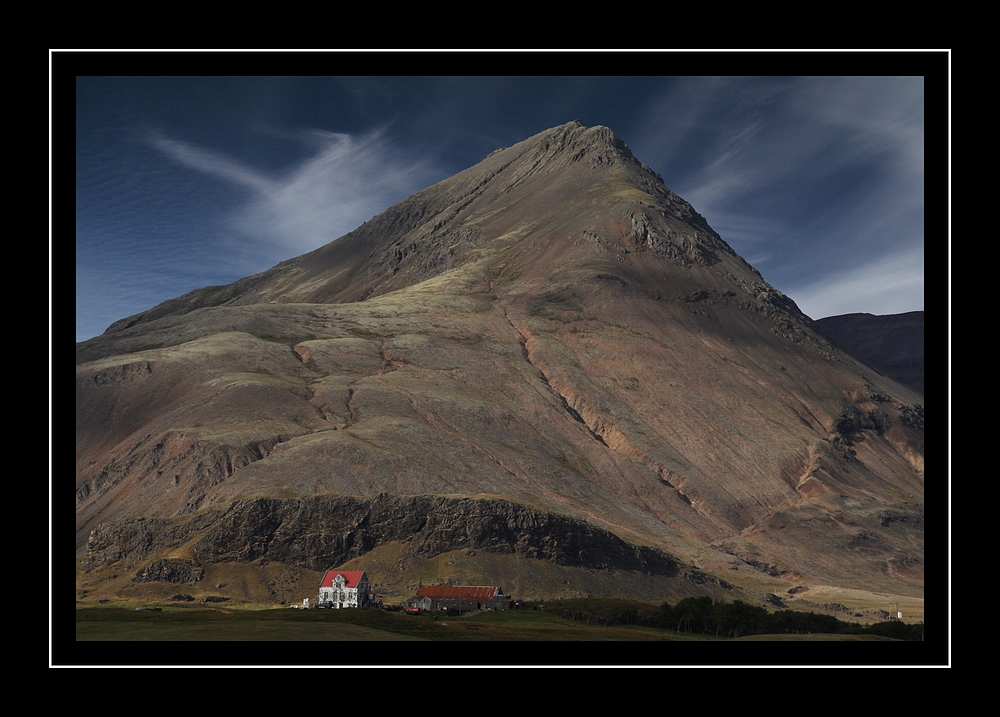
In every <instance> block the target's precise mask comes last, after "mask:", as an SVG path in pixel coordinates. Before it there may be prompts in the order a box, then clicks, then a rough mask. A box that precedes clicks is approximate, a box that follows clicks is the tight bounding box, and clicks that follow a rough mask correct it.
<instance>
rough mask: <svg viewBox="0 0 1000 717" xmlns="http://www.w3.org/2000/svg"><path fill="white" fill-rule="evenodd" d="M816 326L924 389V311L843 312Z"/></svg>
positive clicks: (904, 381) (860, 355)
mask: <svg viewBox="0 0 1000 717" xmlns="http://www.w3.org/2000/svg"><path fill="white" fill-rule="evenodd" d="M816 325H817V326H818V327H819V329H820V331H822V332H823V334H824V335H826V336H827V337H828V338H829V339H830V340H831V341H834V342H836V343H837V344H839V345H840V346H841V347H842V348H843V349H845V350H846V351H848V352H849V353H851V354H853V355H854V356H856V357H858V358H859V359H861V360H862V361H864V362H865V363H868V364H871V365H872V366H874V367H875V368H878V369H880V370H882V371H884V372H885V373H886V374H888V375H889V376H892V377H893V378H894V379H896V380H897V381H899V382H900V383H902V384H905V385H907V386H909V387H910V388H912V389H914V390H915V391H919V392H920V393H923V392H924V312H923V311H909V312H907V313H905V314H887V315H883V316H875V315H873V314H843V315H842V316H828V317H826V318H824V319H819V320H817V321H816Z"/></svg>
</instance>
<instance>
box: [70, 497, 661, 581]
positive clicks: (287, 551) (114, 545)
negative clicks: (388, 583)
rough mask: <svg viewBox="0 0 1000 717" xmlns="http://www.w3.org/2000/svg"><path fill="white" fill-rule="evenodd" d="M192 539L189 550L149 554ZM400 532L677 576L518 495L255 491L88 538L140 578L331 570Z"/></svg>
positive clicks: (431, 550)
mask: <svg viewBox="0 0 1000 717" xmlns="http://www.w3.org/2000/svg"><path fill="white" fill-rule="evenodd" d="M192 539H194V543H193V545H192V547H191V553H192V556H193V559H191V560H153V561H151V562H149V563H145V562H144V561H145V558H147V557H149V556H151V555H153V554H155V553H158V552H161V551H164V550H170V549H176V548H179V547H180V546H182V545H185V544H186V543H188V542H190V541H191V540H192ZM393 541H400V542H404V543H407V545H408V552H409V553H411V554H413V555H418V556H422V557H434V556H437V555H441V554H443V553H447V552H450V551H453V550H469V549H473V550H484V551H488V552H492V553H498V554H503V555H517V556H520V557H522V558H528V559H532V560H549V561H553V562H555V563H556V564H558V565H568V566H575V567H583V568H590V569H595V570H609V569H611V570H636V571H640V572H644V573H649V574H656V575H666V576H671V575H676V574H677V572H678V568H679V564H678V563H677V561H676V560H674V559H673V558H672V557H671V556H669V555H667V554H665V553H664V552H662V551H659V550H655V549H652V548H649V547H641V546H634V545H629V544H628V543H626V542H625V541H623V540H622V539H621V538H619V537H617V536H616V535H614V534H612V533H609V532H607V531H605V530H601V529H599V528H595V527H594V526H592V525H588V524H586V523H583V522H580V521H576V520H571V519H568V518H565V517H563V516H558V515H552V514H546V513H541V512H539V511H536V510H532V509H530V508H526V507H525V506H522V505H518V504H515V503H510V502H507V501H501V500H481V499H480V500H477V499H472V498H463V499H455V498H439V497H433V496H406V497H402V496H388V495H378V496H374V497H373V498H369V499H358V498H351V497H347V496H321V497H315V498H307V499H301V500H300V499H295V500H275V499H269V498H260V499H253V500H250V499H248V500H238V501H235V502H234V503H232V504H231V505H230V506H229V508H228V509H227V510H226V511H225V512H221V513H214V514H208V513H206V514H205V515H204V516H203V518H202V520H199V521H196V522H194V523H191V522H186V521H180V522H171V521H162V520H147V519H138V520H123V521H116V522H111V523H104V524H102V525H101V527H100V528H98V529H97V530H95V531H93V532H92V533H91V535H90V537H89V539H88V543H87V553H86V559H85V562H84V566H85V569H88V570H92V569H94V568H97V567H101V566H105V565H112V564H115V563H118V562H119V561H121V560H122V559H123V558H129V559H131V560H133V561H136V562H137V564H142V565H143V567H142V568H141V569H140V570H139V571H138V572H137V573H136V576H135V580H136V581H137V582H144V581H165V582H196V581H197V577H196V576H197V568H198V567H199V566H200V565H201V564H202V563H215V562H236V563H250V562H255V561H268V562H280V563H284V564H286V565H292V566H296V567H303V568H309V569H311V570H326V569H327V568H329V567H331V566H336V565H341V564H343V563H346V562H347V561H349V560H353V559H354V558H357V557H360V556H363V555H365V554H366V553H367V552H369V551H370V550H372V549H373V548H374V547H375V546H377V545H382V544H384V543H389V542H393ZM193 570H194V572H193Z"/></svg>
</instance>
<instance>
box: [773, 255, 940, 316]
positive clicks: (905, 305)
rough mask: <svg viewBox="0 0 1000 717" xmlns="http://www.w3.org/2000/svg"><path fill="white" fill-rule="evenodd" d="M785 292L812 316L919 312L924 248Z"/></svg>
mask: <svg viewBox="0 0 1000 717" xmlns="http://www.w3.org/2000/svg"><path fill="white" fill-rule="evenodd" d="M785 293H787V294H788V295H789V296H791V297H792V299H793V300H794V301H795V303H796V304H797V305H798V307H799V308H800V309H801V310H802V312H803V313H805V314H806V315H807V316H810V317H812V318H813V319H822V318H825V317H827V316H837V315H839V314H856V313H866V314H875V315H885V314H901V313H904V312H907V311H922V310H923V308H924V256H923V251H922V250H920V249H909V250H907V251H904V252H901V253H899V254H894V255H891V256H886V257H883V258H882V259H880V260H878V261H876V262H873V263H871V264H866V265H864V266H859V267H857V268H855V269H853V270H851V271H848V272H845V273H841V274H832V275H830V276H828V277H825V278H823V279H821V280H819V281H815V282H812V283H809V284H805V285H802V286H797V287H791V288H790V289H789V290H788V291H786V292H785Z"/></svg>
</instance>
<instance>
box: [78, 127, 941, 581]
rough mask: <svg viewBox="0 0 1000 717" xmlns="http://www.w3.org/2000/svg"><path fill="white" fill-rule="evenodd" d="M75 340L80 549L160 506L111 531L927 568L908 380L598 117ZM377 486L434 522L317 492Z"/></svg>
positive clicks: (830, 577) (865, 577)
mask: <svg viewBox="0 0 1000 717" xmlns="http://www.w3.org/2000/svg"><path fill="white" fill-rule="evenodd" d="M77 360H78V366H77V481H76V496H77V536H78V541H77V548H78V551H79V552H80V553H81V554H84V553H86V551H87V550H88V539H90V540H91V543H92V544H91V552H92V553H94V552H95V551H97V552H100V555H102V556H104V557H102V558H101V561H102V564H111V563H114V560H111V563H108V560H107V555H108V554H109V553H108V552H107V547H106V545H107V539H106V538H107V536H108V535H109V534H115V530H118V529H119V528H120V531H119V532H122V531H124V532H122V534H123V535H126V534H127V535H129V536H133V533H132V532H129V531H128V530H125V528H124V527H123V526H134V525H135V521H136V520H156V521H158V522H157V525H158V526H161V528H159V529H158V532H157V533H156V535H157V536H159V537H157V538H156V541H159V542H156V541H154V540H153V538H152V537H150V535H151V534H141V535H146V537H144V538H143V537H131V538H129V539H127V540H125V539H123V540H122V541H119V543H114V541H112V543H114V544H115V545H118V546H119V547H118V548H115V549H114V550H112V551H111V553H110V555H112V556H113V557H114V556H117V557H115V560H121V561H125V562H124V563H123V564H127V565H128V566H129V569H133V568H134V569H142V568H143V566H144V565H146V564H147V563H148V561H150V560H156V559H164V556H166V555H168V554H172V553H171V551H173V553H178V551H180V553H184V554H185V555H201V556H202V558H201V559H203V560H228V561H236V562H239V561H241V560H242V561H244V562H254V561H257V562H259V561H262V560H265V561H266V560H280V561H281V562H282V563H285V564H290V565H296V564H298V565H303V566H306V565H309V566H311V565H313V563H315V562H316V561H317V560H320V558H317V556H316V551H315V547H316V543H315V541H313V542H310V540H311V539H310V538H308V536H309V535H313V534H316V533H319V534H323V535H326V536H327V537H326V538H324V540H327V543H323V544H324V545H326V544H329V545H340V548H337V550H333V549H332V548H331V561H332V560H334V557H333V556H334V555H346V554H347V553H343V551H342V549H343V548H344V545H346V544H347V543H350V545H352V546H354V545H361V543H357V542H356V541H353V538H351V536H352V535H354V534H355V533H357V534H358V535H360V534H362V533H363V534H364V535H367V536H381V538H376V537H372V538H371V540H370V543H369V544H368V545H369V547H365V548H364V550H362V551H361V552H360V553H358V555H363V554H364V552H365V551H366V550H369V549H371V548H372V547H373V546H376V545H379V544H384V543H386V542H392V541H396V542H398V541H402V542H403V543H404V544H408V545H411V547H412V548H413V550H415V551H417V552H418V553H419V554H421V555H431V554H434V551H435V550H438V552H444V551H446V550H453V549H458V548H459V547H461V546H465V547H467V548H469V549H472V548H478V549H481V550H483V551H487V552H490V551H493V552H500V553H506V554H509V555H512V556H519V559H520V558H524V559H525V560H550V561H555V562H556V563H559V564H564V565H582V566H587V567H588V568H590V569H596V570H608V569H612V570H615V569H620V570H632V571H635V570H639V571H640V572H641V571H642V570H643V569H644V568H643V567H642V566H643V565H647V566H648V565H663V566H670V570H668V571H667V572H670V573H671V574H675V573H678V565H680V564H683V565H688V566H696V567H697V568H700V569H701V570H703V571H705V572H708V573H712V574H714V575H715V576H716V580H717V581H719V580H722V581H723V582H725V580H723V578H725V579H728V580H733V579H734V576H739V575H743V574H744V573H745V572H746V571H749V572H750V573H751V574H759V575H763V576H765V577H766V578H767V579H769V580H772V581H774V582H775V583H776V584H779V583H780V584H787V585H788V586H791V585H795V584H798V583H806V584H824V585H843V586H851V587H857V588H864V589H869V590H883V591H888V592H895V593H900V594H911V595H912V594H921V593H922V581H923V525H922V521H923V517H922V516H923V406H922V398H921V396H920V395H919V394H918V393H917V392H915V391H913V390H912V389H909V388H907V387H905V386H903V385H901V384H899V383H896V382H895V381H893V380H891V379H889V378H888V377H886V376H883V375H881V374H879V373H877V372H873V371H871V370H870V369H868V368H867V367H866V366H864V365H862V364H860V363H858V362H857V361H855V360H854V359H853V358H851V357H850V356H849V355H847V354H846V353H843V352H842V351H841V350H840V349H838V348H836V347H834V346H832V345H831V344H830V343H829V342H828V341H827V340H826V339H825V338H824V337H823V336H822V335H821V334H820V333H819V332H817V330H816V327H815V325H814V324H813V322H812V321H810V320H809V319H808V318H807V317H806V316H804V315H803V314H802V313H801V312H800V311H799V310H798V309H797V307H796V306H795V304H794V302H792V301H791V300H790V299H789V298H787V297H785V296H784V295H782V294H781V293H780V292H778V291H776V290H775V289H774V288H772V287H770V286H769V285H768V284H767V283H766V282H764V281H763V279H762V278H761V276H760V275H759V274H758V272H757V271H756V270H754V269H753V268H752V267H751V266H750V265H748V264H747V263H746V262H745V261H744V260H743V259H741V258H740V257H739V256H737V255H736V253H735V252H733V250H732V249H731V248H730V247H729V246H728V245H727V244H726V243H725V242H724V241H723V240H722V239H721V238H720V237H719V236H718V234H716V233H715V232H714V231H713V230H712V229H711V228H710V227H709V226H708V224H707V223H706V222H705V220H704V219H703V218H702V217H701V216H700V215H698V214H697V213H696V212H695V211H694V209H693V208H692V207H691V206H690V205H689V204H688V203H687V202H685V201H684V200H682V199H681V198H679V197H677V196H676V195H675V194H673V193H672V192H670V190H668V189H667V188H666V187H665V186H664V185H663V182H662V180H661V178H660V177H659V175H657V174H656V173H655V172H653V171H652V170H650V168H649V167H647V166H646V165H645V164H643V163H642V162H640V161H638V160H637V159H636V158H635V157H633V156H632V154H631V152H630V151H629V149H628V147H627V146H626V145H625V143H624V142H622V140H621V139H619V138H618V137H616V136H615V135H614V134H613V133H612V132H611V130H609V129H607V128H605V127H591V128H587V127H585V126H583V125H582V124H580V123H579V122H571V123H569V124H566V125H562V126H560V127H556V128H553V129H551V130H548V131H546V132H542V133H541V134H538V135H536V136H534V137H532V138H530V139H528V140H525V141H524V142H521V143H519V144H516V145H514V146H512V147H509V148H506V149H501V150H497V151H496V152H493V153H492V154H490V155H489V156H488V157H487V158H486V159H484V160H483V161H482V162H480V163H479V164H477V165H476V166H474V167H472V168H470V169H468V170H465V171H464V172H461V173H459V174H457V175H455V176H454V177H452V178H450V179H447V180H445V181H443V182H440V183H438V184H436V185H434V186H432V187H429V188H428V189H426V190H424V191H422V192H419V193H417V194H415V195H413V196H412V197H410V198H408V199H406V200H404V201H403V202H400V203H399V204H397V205H395V206H394V207H391V208H390V209H388V210H387V211H386V212H384V213H383V214H381V215H379V216H377V217H375V218H373V219H372V220H370V221H368V222H366V223H365V224H363V225H362V226H361V227H359V228H357V229H356V230H355V231H353V232H351V233H349V234H347V235H345V236H344V237H342V238H340V239H338V240H336V241H334V242H331V243H330V244H327V245H326V246H324V247H321V248H319V249H317V250H315V251H313V252H311V253H309V254H305V255H303V256H301V257H297V258H295V259H291V260H289V261H286V262H283V263H281V264H279V265H277V266H275V267H274V268H272V269H270V270H268V271H266V272H263V273H261V274H257V275H255V276H251V277H248V278H246V279H242V280H240V281H237V282H235V283H233V284H230V285H229V286H225V287H207V288H205V289H199V290H197V291H194V292H191V293H189V294H186V295H184V296H182V297H179V298H177V299H174V300H171V301H167V302H165V303H163V304H161V305H159V306H157V307H155V308H153V309H150V310H149V311H146V312H143V313H142V314H138V315H136V316H132V317H129V318H126V319H123V320H121V321H119V322H117V323H115V324H114V325H112V326H111V327H110V328H109V329H108V330H107V331H106V332H105V334H104V335H102V336H100V337H97V338H95V339H92V340H90V341H87V342H84V343H81V344H78V345H77ZM338 496H339V497H342V498H338V500H341V502H340V503H338V502H337V501H333V500H332V499H333V497H338ZM373 496H381V498H380V500H381V501H383V502H385V501H390V503H391V502H392V501H393V500H395V501H399V503H398V505H406V506H412V505H415V504H416V503H414V502H413V501H415V500H417V499H418V498H417V497H419V501H423V502H420V503H419V505H421V506H427V507H426V511H427V515H426V516H425V522H426V525H425V524H423V523H422V524H421V525H419V526H414V527H413V530H412V531H411V532H406V531H403V532H402V533H395V532H393V531H391V530H387V529H386V530H382V529H380V530H370V529H366V528H365V527H364V525H362V524H361V523H360V522H358V523H356V524H351V523H350V520H347V522H345V520H346V519H345V518H344V517H343V516H340V517H337V516H335V515H334V513H336V510H334V509H333V508H330V509H329V510H328V511H324V510H323V509H321V508H320V507H321V506H328V507H329V506H334V505H342V499H346V497H351V499H352V500H355V501H362V500H369V499H371V498H372V497H373ZM320 498H322V499H323V500H319V499H320ZM318 500H319V502H317V501H318ZM260 501H272V502H271V503H261V502H260ZM273 501H278V502H280V507H276V506H278V504H277V503H274V502H273ZM324 501H325V502H324ZM331 501H332V502H331ZM470 501H471V503H470ZM472 504H478V505H480V508H481V509H480V508H475V509H473V508H470V507H469V506H470V505H472ZM248 505H256V506H271V507H269V508H267V510H263V509H261V510H263V513H260V512H258V513H254V515H265V516H266V518H260V521H263V522H262V523H261V526H260V528H259V530H257V531H256V534H257V535H258V537H257V538H255V537H254V536H253V535H251V534H247V533H246V531H242V532H241V531H235V530H230V531H228V532H227V531H226V530H223V529H222V527H221V526H223V525H224V523H225V521H226V520H228V518H227V517H226V516H227V515H232V511H233V510H235V509H236V508H237V507H238V506H244V508H242V509H243V510H247V509H246V508H245V506H248ZM352 505H354V504H352ZM317 506H320V507H317ZM456 506H460V508H461V510H460V513H459V515H460V516H461V515H471V514H472V513H476V511H479V513H491V514H497V515H502V516H507V517H508V518H509V519H507V518H505V519H504V520H501V521H500V522H498V523H489V524H488V525H491V526H493V528H491V530H494V531H499V532H501V533H503V535H504V536H506V537H504V538H503V539H502V540H490V539H488V537H486V534H487V533H489V532H490V531H489V530H486V531H485V532H484V530H483V529H482V526H483V524H484V523H483V521H482V520H478V519H477V520H464V519H461V518H460V517H458V518H456V514H455V513H454V511H455V510H458V508H456ZM352 510H354V509H352ZM423 510H425V509H424V508H421V511H423ZM303 511H307V512H308V516H309V520H304V519H303V517H302V516H303ZM331 511H332V512H331ZM461 511H465V512H461ZM351 515H355V516H356V519H357V521H363V520H365V518H364V516H365V515H367V513H365V512H364V511H363V510H360V509H359V510H355V512H354V513H352V514H351ZM293 516H294V517H293ZM543 516H548V517H543ZM501 524H502V525H501ZM352 525H354V527H353V528H352ZM567 525H581V526H582V525H586V526H588V527H587V530H589V531H591V533H588V534H590V535H593V536H601V537H600V540H599V542H600V545H602V546H613V547H610V548H607V549H603V548H602V550H603V552H602V553H601V554H602V555H604V556H605V557H603V558H601V559H600V560H597V562H596V563H595V562H594V561H592V560H590V559H589V558H587V557H586V556H584V555H583V553H582V552H581V549H580V548H579V547H574V546H575V545H576V544H575V543H574V542H573V541H572V540H569V539H567V538H566V537H560V538H558V539H557V538H556V537H555V535H556V533H553V534H552V535H551V536H550V539H549V541H548V543H551V544H552V549H551V550H550V551H549V552H545V549H544V547H545V545H547V544H548V543H547V541H546V535H545V533H546V530H547V528H545V527H544V526H559V529H558V531H556V532H559V531H561V532H559V535H562V536H565V534H566V530H565V526H567ZM99 526H100V528H99ZM115 526H119V528H116V527H115ZM162 526H167V527H162ZM324 526H326V527H324ZM463 526H467V527H463ZM472 526H479V527H475V528H474V527H472ZM538 526H542V527H538ZM98 528H99V529H98ZM95 529H96V532H95V533H94V534H93V535H92V531H95ZM553 530H555V528H553ZM171 531H173V532H171ZM275 531H277V534H278V535H280V536H281V539H280V540H275V539H274V537H273V536H274V535H275V534H276V533H275ZM455 531H458V532H459V533H461V532H462V531H467V532H469V535H468V536H466V538H459V537H457V535H456V532H455ZM504 531H508V532H504ZM539 531H541V532H539ZM251 532H253V531H251ZM583 532H584V533H586V531H583ZM334 534H336V535H337V536H339V537H340V540H341V543H339V544H338V543H337V542H336V540H333V538H332V537H331V536H333V535H334ZM227 535H229V536H236V537H233V538H232V541H233V542H232V544H231V545H229V546H226V545H223V544H221V543H220V540H222V538H219V537H218V536H227ZM95 536H104V537H100V538H98V537H95ZM164 536H167V537H164ZM169 536H173V537H169ZM268 536H270V537H268ZM413 536H419V538H417V537H413ZM435 536H437V537H435ZM594 539H595V540H597V538H596V537H595V538H594ZM255 540H257V541H258V542H259V545H257V547H256V548H254V549H253V550H251V551H247V550H246V549H245V548H246V544H247V543H248V542H249V543H252V542H254V541H255ZM94 541H97V543H95V542H94ZM136 541H138V542H136ZM205 541H208V542H207V543H206V542H205ZM296 541H299V542H298V543H296ZM330 541H332V542H330ZM345 541H346V542H345ZM380 541H381V542H380ZM407 541H410V542H409V543H407ZM435 541H437V542H435ZM463 541H464V542H463ZM615 541H621V543H620V544H619V543H618V542H615ZM98 543H99V545H100V546H103V547H98ZM279 544H280V546H281V548H280V550H278V545H279ZM296 544H299V545H301V546H302V550H301V557H300V558H298V559H297V558H296V557H295V556H296V552H295V550H294V546H295V545H296ZM307 544H308V546H309V547H308V548H307ZM435 544H437V545H438V548H434V547H433V546H434V545H435ZM154 545H155V546H156V550H154V549H153V546H154ZM207 545H211V546H212V547H211V550H209V549H208V548H207V547H206V546H207ZM519 545H520V546H522V548H523V549H522V548H518V547H517V546H519ZM192 546H194V547H192ZM198 546H200V547H198ZM272 546H273V547H272ZM290 546H291V547H290ZM456 546H457V547H456ZM529 546H534V547H532V548H531V549H530V550H529V549H528V548H529ZM567 546H569V547H567ZM622 546H631V547H622ZM157 550H159V551H160V552H157ZM338 550H340V551H341V552H337V551H338ZM185 551H187V552H185ZM192 551H193V552H192ZM269 551H271V552H269ZM560 551H562V552H560ZM644 551H645V552H644ZM649 551H654V552H655V553H656V554H658V555H660V557H659V558H656V559H653V558H649V557H645V558H642V559H639V558H637V557H636V556H649V555H652V554H653V553H650V552H649ZM352 555H353V554H352ZM615 555H618V556H623V557H621V558H620V560H619V558H614V557H613V556H615ZM206 556H209V557H206ZM211 556H214V557H211ZM241 556H242V557H241ZM250 556H252V557H250ZM607 556H612V557H607ZM143 561H146V562H143ZM560 561H562V562H561V563H560ZM616 561H617V562H616ZM644 561H645V562H644ZM658 561H659V562H658ZM93 563H94V558H93V555H91V564H93ZM650 572H655V570H650ZM660 572H661V574H662V573H663V570H661V571H660ZM681 572H683V571H681ZM388 573H391V570H390V571H388ZM388 573H387V574H386V576H384V579H385V580H392V579H395V578H399V577H400V576H399V575H397V576H393V575H390V574H388ZM678 574H679V573H678ZM781 581H783V582H781ZM504 587H508V586H507V585H506V584H505V586H504Z"/></svg>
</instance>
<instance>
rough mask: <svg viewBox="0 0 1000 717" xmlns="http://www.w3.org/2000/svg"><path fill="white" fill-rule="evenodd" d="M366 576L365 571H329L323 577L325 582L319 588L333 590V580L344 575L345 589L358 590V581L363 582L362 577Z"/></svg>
mask: <svg viewBox="0 0 1000 717" xmlns="http://www.w3.org/2000/svg"><path fill="white" fill-rule="evenodd" d="M364 574H365V571H364V570H327V571H326V575H324V576H323V582H321V583H320V584H319V586H320V587H321V588H332V587H333V579H334V578H335V577H337V576H338V575H343V576H344V587H348V588H356V587H357V586H358V581H359V580H361V576H362V575H364Z"/></svg>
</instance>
